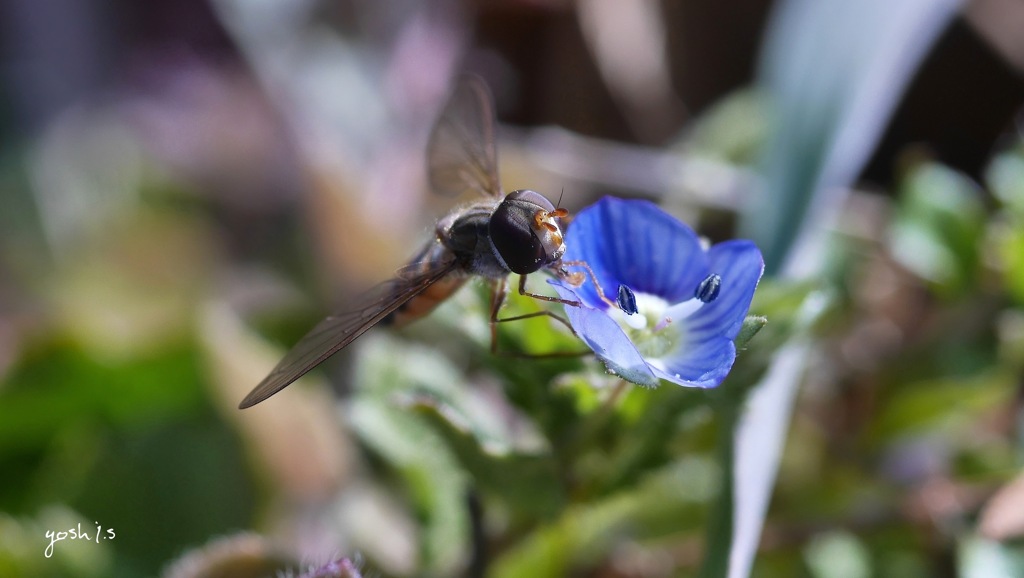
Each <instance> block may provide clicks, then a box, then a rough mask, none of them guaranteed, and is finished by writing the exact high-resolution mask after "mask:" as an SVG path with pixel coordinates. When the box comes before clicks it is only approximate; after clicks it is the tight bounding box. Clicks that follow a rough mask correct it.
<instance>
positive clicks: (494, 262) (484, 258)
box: [437, 206, 509, 279]
mask: <svg viewBox="0 0 1024 578" xmlns="http://www.w3.org/2000/svg"><path fill="white" fill-rule="evenodd" d="M492 212H493V209H492V208H491V207H485V206H477V207H471V208H469V209H467V210H465V211H461V212H459V213H455V214H452V215H449V216H448V217H447V218H445V219H444V220H442V221H441V222H440V223H438V227H437V236H438V239H439V240H440V241H441V243H443V244H444V245H445V247H447V248H448V250H450V251H451V252H452V253H453V254H454V255H455V257H456V258H457V259H458V260H459V264H460V266H461V268H462V270H463V271H465V272H467V273H470V274H473V275H480V276H483V277H489V278H491V279H500V278H502V277H505V276H506V275H508V274H509V271H508V269H506V268H505V267H504V266H503V265H502V264H501V262H500V261H499V260H498V259H497V258H496V257H495V255H494V250H493V248H492V245H491V241H490V234H489V233H488V225H489V224H490V220H491V214H492Z"/></svg>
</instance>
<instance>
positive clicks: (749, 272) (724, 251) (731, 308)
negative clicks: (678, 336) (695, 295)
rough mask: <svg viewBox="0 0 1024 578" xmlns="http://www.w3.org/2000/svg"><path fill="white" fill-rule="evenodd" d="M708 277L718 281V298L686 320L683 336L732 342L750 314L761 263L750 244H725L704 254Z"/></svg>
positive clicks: (698, 339)
mask: <svg viewBox="0 0 1024 578" xmlns="http://www.w3.org/2000/svg"><path fill="white" fill-rule="evenodd" d="M708 255H709V258H710V259H709V260H710V269H711V273H717V274H718V275H719V276H721V278H722V286H721V289H720V290H719V293H718V297H717V298H716V299H715V300H714V301H711V302H710V303H706V304H705V305H704V306H703V307H701V308H700V310H699V311H697V312H695V313H694V314H693V315H692V316H690V318H689V319H688V320H687V333H688V335H689V336H690V339H691V340H693V341H700V340H706V339H711V338H712V337H713V336H721V337H725V338H727V339H728V340H730V341H731V340H733V339H735V338H736V335H737V334H738V333H739V330H740V328H741V327H742V326H743V319H744V318H746V316H747V312H748V311H749V310H750V301H751V300H752V299H753V298H754V290H755V289H756V288H757V283H758V281H760V280H761V274H762V273H763V272H764V260H763V259H762V258H761V251H760V250H759V249H758V248H757V245H755V244H754V243H753V242H752V241H746V240H734V241H725V242H724V243H719V244H717V245H715V246H713V247H711V249H710V251H708Z"/></svg>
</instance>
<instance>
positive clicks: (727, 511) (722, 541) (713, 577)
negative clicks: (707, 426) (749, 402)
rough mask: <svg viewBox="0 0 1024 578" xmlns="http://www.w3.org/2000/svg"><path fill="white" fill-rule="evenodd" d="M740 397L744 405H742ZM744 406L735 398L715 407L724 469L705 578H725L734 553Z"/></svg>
mask: <svg viewBox="0 0 1024 578" xmlns="http://www.w3.org/2000/svg"><path fill="white" fill-rule="evenodd" d="M742 397H743V396H740V398H741V399H740V401H742ZM740 407H741V403H736V401H735V400H733V399H731V396H723V397H722V398H720V399H719V403H717V404H715V408H716V411H717V413H718V419H719V429H718V445H717V448H716V451H715V453H716V455H717V461H718V463H719V464H721V468H722V478H721V480H722V483H721V488H720V489H719V492H718V496H717V497H716V498H715V502H714V503H713V504H712V505H711V512H710V516H709V518H708V526H707V534H706V552H707V553H706V554H705V557H704V562H703V564H702V565H701V569H700V574H699V576H700V577H701V578H724V577H725V576H727V575H728V573H729V554H730V552H731V551H732V533H733V532H732V523H733V509H734V507H735V504H733V488H734V486H735V470H734V468H733V458H734V457H735V456H734V447H735V441H736V424H737V421H738V418H739V413H740Z"/></svg>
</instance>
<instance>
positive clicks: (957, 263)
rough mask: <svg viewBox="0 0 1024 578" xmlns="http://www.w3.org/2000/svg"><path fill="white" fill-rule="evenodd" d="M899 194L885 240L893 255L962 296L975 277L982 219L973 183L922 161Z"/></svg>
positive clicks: (940, 286) (945, 292) (943, 291)
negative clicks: (889, 234) (889, 233)
mask: <svg viewBox="0 0 1024 578" xmlns="http://www.w3.org/2000/svg"><path fill="white" fill-rule="evenodd" d="M901 195H902V198H901V202H900V206H899V209H898V212H897V215H896V219H895V222H894V223H893V226H892V234H891V239H890V247H891V251H892V253H893V256H894V257H895V258H896V259H897V260H898V261H899V262H900V263H901V264H902V265H903V266H904V267H907V268H908V269H910V270H911V271H913V272H914V273H916V274H917V275H918V276H920V277H922V278H923V279H925V280H927V281H929V282H931V283H932V285H933V287H934V288H935V290H936V291H938V292H939V293H940V294H942V295H946V296H956V295H960V294H962V293H963V292H964V290H966V289H967V288H968V287H969V286H970V285H971V284H972V283H973V281H974V279H975V276H976V272H977V268H978V263H979V250H978V249H979V242H980V240H981V234H982V231H983V228H984V223H985V209H984V206H983V204H982V200H981V194H980V191H979V189H978V187H977V185H975V184H974V183H973V182H972V181H970V180H969V179H968V178H967V177H965V176H963V175H961V174H959V173H957V172H956V171H953V170H951V169H949V168H946V167H944V166H942V165H939V164H935V163H925V164H923V165H920V166H918V167H916V168H915V169H914V170H913V171H912V172H911V173H910V175H909V176H908V177H907V178H906V179H905V181H904V183H903V185H902V186H901Z"/></svg>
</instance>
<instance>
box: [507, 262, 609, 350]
mask: <svg viewBox="0 0 1024 578" xmlns="http://www.w3.org/2000/svg"><path fill="white" fill-rule="evenodd" d="M492 287H493V289H492V291H491V354H493V355H501V356H504V357H520V358H523V357H526V358H545V357H580V356H583V355H589V354H590V353H591V351H590V350H586V351H556V352H553V353H515V352H508V351H498V324H499V323H506V322H508V321H519V320H522V319H530V318H531V317H540V316H542V315H546V316H548V317H551V318H552V319H556V320H558V322H559V323H561V324H562V325H565V326H566V327H568V328H569V331H571V332H572V334H573V335H575V336H577V337H579V335H577V334H576V331H575V330H574V329H573V328H572V325H570V324H569V321H568V320H566V319H565V318H564V317H562V316H560V315H558V314H556V313H554V312H552V311H548V310H547V309H542V310H540V311H534V312H533V313H524V314H523V315H515V316H512V317H498V313H499V312H500V310H501V306H502V305H503V304H504V303H505V297H506V296H507V295H508V287H507V285H506V280H505V279H504V278H503V279H501V280H500V281H495V282H494V284H493V285H492ZM519 294H520V295H526V296H528V297H533V298H536V299H540V300H542V301H551V302H554V303H563V304H566V305H571V306H574V307H578V306H579V302H578V301H570V300H567V299H558V298H556V297H547V296H545V295H536V294H533V293H530V292H528V291H526V275H520V276H519Z"/></svg>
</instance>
